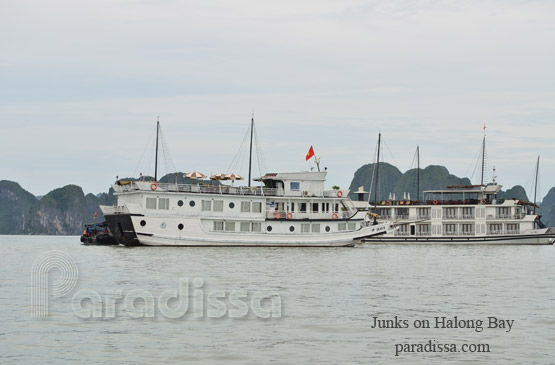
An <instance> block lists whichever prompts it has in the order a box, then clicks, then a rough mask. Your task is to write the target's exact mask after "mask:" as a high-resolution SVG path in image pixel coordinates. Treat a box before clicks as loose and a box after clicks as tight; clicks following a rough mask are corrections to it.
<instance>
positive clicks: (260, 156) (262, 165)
mask: <svg viewBox="0 0 555 365" xmlns="http://www.w3.org/2000/svg"><path fill="white" fill-rule="evenodd" d="M254 137H255V139H254V140H255V144H256V156H257V157H256V158H257V162H258V173H259V174H260V176H263V175H264V174H265V173H266V172H267V171H268V167H267V165H266V158H265V157H264V150H263V148H262V142H261V141H260V137H258V129H256V127H255V128H254Z"/></svg>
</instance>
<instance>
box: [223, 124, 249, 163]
mask: <svg viewBox="0 0 555 365" xmlns="http://www.w3.org/2000/svg"><path fill="white" fill-rule="evenodd" d="M249 132H250V125H249V128H247V131H246V132H245V136H244V137H243V141H242V142H241V145H240V146H239V149H238V150H237V152H235V156H234V157H233V159H232V160H231V163H230V164H229V166H228V168H227V171H228V172H233V171H232V169H233V168H236V167H237V165H238V164H239V159H240V158H241V156H242V154H243V149H244V148H245V144H246V142H247V140H248V137H249Z"/></svg>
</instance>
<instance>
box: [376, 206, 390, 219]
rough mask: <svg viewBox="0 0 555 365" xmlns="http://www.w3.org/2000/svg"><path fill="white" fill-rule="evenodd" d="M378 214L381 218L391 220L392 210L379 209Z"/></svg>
mask: <svg viewBox="0 0 555 365" xmlns="http://www.w3.org/2000/svg"><path fill="white" fill-rule="evenodd" d="M377 213H378V215H379V216H380V217H383V218H386V219H388V218H391V208H378V209H377Z"/></svg>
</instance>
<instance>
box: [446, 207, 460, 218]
mask: <svg viewBox="0 0 555 365" xmlns="http://www.w3.org/2000/svg"><path fill="white" fill-rule="evenodd" d="M443 219H457V208H443Z"/></svg>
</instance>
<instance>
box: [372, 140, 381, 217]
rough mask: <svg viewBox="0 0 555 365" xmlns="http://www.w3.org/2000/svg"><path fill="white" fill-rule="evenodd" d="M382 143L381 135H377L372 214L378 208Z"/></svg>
mask: <svg viewBox="0 0 555 365" xmlns="http://www.w3.org/2000/svg"><path fill="white" fill-rule="evenodd" d="M381 142H382V133H381V132H380V133H378V158H377V160H376V184H375V185H374V212H376V211H377V206H378V182H379V181H380V180H379V179H378V178H379V174H380V148H381V146H380V144H381Z"/></svg>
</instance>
